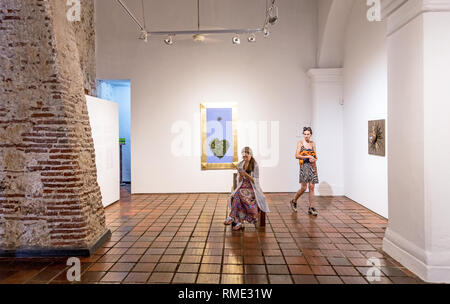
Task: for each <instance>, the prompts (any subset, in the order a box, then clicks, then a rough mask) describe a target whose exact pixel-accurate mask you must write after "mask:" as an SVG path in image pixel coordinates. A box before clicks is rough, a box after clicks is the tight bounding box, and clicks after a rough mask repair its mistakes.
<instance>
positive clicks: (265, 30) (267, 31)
mask: <svg viewBox="0 0 450 304" xmlns="http://www.w3.org/2000/svg"><path fill="white" fill-rule="evenodd" d="M263 32H264V37H269V36H270V32H269V29H268V28H267V27H265V28H264V30H263Z"/></svg>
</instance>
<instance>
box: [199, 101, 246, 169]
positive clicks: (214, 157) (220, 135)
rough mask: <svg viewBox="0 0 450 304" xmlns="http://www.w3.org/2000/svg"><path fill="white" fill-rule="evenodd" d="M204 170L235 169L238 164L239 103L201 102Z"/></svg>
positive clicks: (202, 163) (202, 167) (202, 162)
mask: <svg viewBox="0 0 450 304" xmlns="http://www.w3.org/2000/svg"><path fill="white" fill-rule="evenodd" d="M200 119H201V141H202V156H201V169H202V170H229V169H235V168H236V167H237V164H238V146H237V145H238V142H237V121H238V120H237V104H236V103H202V104H200Z"/></svg>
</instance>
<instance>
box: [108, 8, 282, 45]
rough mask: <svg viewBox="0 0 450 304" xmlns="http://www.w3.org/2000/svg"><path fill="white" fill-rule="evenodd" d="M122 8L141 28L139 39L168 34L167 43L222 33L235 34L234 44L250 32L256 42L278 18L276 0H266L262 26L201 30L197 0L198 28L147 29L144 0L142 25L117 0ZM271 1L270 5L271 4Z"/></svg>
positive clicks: (250, 36) (197, 39) (198, 38)
mask: <svg viewBox="0 0 450 304" xmlns="http://www.w3.org/2000/svg"><path fill="white" fill-rule="evenodd" d="M116 1H117V2H118V3H119V4H120V5H121V6H122V8H123V9H124V10H125V12H126V13H127V14H128V15H129V16H130V18H131V19H132V20H133V21H134V23H136V25H137V26H138V27H139V29H140V32H141V34H140V36H139V39H140V40H143V41H145V42H147V41H148V39H149V38H150V37H151V36H167V38H165V39H164V43H165V44H167V45H173V43H174V40H173V37H174V36H177V35H180V36H182V35H191V36H192V38H193V40H194V41H196V42H202V41H205V35H221V34H234V35H235V36H233V38H232V42H233V44H234V45H239V44H240V43H241V39H240V37H239V35H240V34H241V35H242V34H244V35H245V34H248V35H249V36H248V39H247V41H248V42H249V43H254V42H256V34H258V33H262V34H263V35H264V37H266V38H267V37H269V35H270V31H269V27H270V26H273V25H274V24H275V23H276V22H277V21H278V20H279V18H278V7H277V6H276V5H275V0H266V1H269V2H266V19H265V22H264V25H263V26H262V27H261V28H254V29H221V30H201V29H200V0H197V11H198V12H197V13H198V15H197V21H198V22H197V23H198V24H197V30H196V31H195V30H186V31H147V29H146V22H145V21H146V20H145V13H144V2H143V1H142V11H143V12H142V13H143V22H144V24H143V25H142V24H141V22H140V21H139V20H138V19H137V18H136V17H135V16H134V15H133V13H132V12H131V11H130V10H129V9H128V7H127V6H126V5H125V3H124V2H123V0H116ZM269 3H270V6H269Z"/></svg>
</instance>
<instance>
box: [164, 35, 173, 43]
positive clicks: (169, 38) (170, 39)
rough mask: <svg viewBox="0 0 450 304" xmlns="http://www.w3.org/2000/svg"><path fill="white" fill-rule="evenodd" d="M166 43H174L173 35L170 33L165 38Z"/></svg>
mask: <svg viewBox="0 0 450 304" xmlns="http://www.w3.org/2000/svg"><path fill="white" fill-rule="evenodd" d="M164 43H165V44H167V45H172V44H173V37H172V36H170V35H169V36H168V37H167V38H166V39H164Z"/></svg>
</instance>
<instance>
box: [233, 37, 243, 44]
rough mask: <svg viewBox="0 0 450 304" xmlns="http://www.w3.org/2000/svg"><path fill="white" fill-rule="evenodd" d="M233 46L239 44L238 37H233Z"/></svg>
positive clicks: (239, 39)
mask: <svg viewBox="0 0 450 304" xmlns="http://www.w3.org/2000/svg"><path fill="white" fill-rule="evenodd" d="M233 44H241V38H239V35H236V36H234V37H233Z"/></svg>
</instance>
